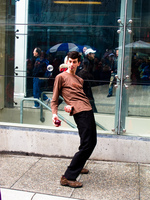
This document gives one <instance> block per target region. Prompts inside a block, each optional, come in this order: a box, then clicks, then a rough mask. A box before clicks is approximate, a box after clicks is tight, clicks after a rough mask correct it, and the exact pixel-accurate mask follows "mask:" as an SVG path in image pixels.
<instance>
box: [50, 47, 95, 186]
mask: <svg viewBox="0 0 150 200" xmlns="http://www.w3.org/2000/svg"><path fill="white" fill-rule="evenodd" d="M80 58H81V56H80V54H79V53H78V52H76V51H72V52H69V53H68V58H67V65H68V70H67V71H65V72H62V73H60V74H59V75H57V76H56V78H55V83H54V89H53V98H52V101H51V108H52V114H53V117H52V120H53V124H54V125H55V126H56V127H58V126H59V125H58V124H56V123H55V122H56V120H58V116H57V107H58V98H59V95H62V97H63V98H64V101H65V102H66V104H67V106H66V107H65V108H64V109H65V111H66V112H68V113H70V115H73V117H74V120H75V122H76V124H77V127H78V130H79V136H80V146H79V151H78V152H77V153H76V154H75V155H74V157H73V159H72V161H71V163H70V165H69V166H68V168H67V170H66V172H65V173H64V175H63V176H62V177H61V180H60V184H61V185H63V186H69V187H73V188H78V187H82V183H80V182H78V181H76V178H77V177H78V175H79V174H80V173H84V174H85V173H88V172H89V171H88V169H84V168H83V167H84V165H85V163H86V161H87V159H88V158H89V157H90V155H91V154H92V152H93V150H94V147H95V145H96V142H97V133H96V125H95V119H94V114H93V111H92V107H91V105H90V102H89V100H88V98H87V97H86V95H85V93H84V92H83V79H82V78H80V77H78V76H77V75H76V74H75V73H76V69H77V67H78V66H79V65H80Z"/></svg>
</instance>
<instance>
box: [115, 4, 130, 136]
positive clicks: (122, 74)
mask: <svg viewBox="0 0 150 200" xmlns="http://www.w3.org/2000/svg"><path fill="white" fill-rule="evenodd" d="M127 2H128V0H126V2H125V11H124V13H125V16H124V26H123V30H124V32H123V44H122V62H121V73H120V74H121V77H120V95H119V116H118V130H117V134H118V135H119V134H120V129H121V111H122V92H123V84H124V56H125V39H126V21H127Z"/></svg>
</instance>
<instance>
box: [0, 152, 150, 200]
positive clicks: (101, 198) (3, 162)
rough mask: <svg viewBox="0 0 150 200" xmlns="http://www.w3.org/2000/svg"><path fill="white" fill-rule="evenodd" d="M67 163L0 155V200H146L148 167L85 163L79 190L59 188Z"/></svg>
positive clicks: (149, 192)
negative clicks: (85, 172) (88, 171)
mask: <svg viewBox="0 0 150 200" xmlns="http://www.w3.org/2000/svg"><path fill="white" fill-rule="evenodd" d="M69 163H70V159H66V158H54V157H53V158H51V157H37V156H23V155H6V154H0V188H1V195H2V200H126V199H127V200H149V199H150V164H141V163H124V162H110V161H109V162H107V161H95V160H89V161H88V162H87V163H86V168H88V169H89V170H90V173H89V174H84V175H80V176H79V177H78V180H79V181H81V182H83V187H82V188H77V189H73V188H69V187H64V186H61V185H60V177H61V175H62V174H63V173H64V171H65V169H66V167H67V166H68V165H69Z"/></svg>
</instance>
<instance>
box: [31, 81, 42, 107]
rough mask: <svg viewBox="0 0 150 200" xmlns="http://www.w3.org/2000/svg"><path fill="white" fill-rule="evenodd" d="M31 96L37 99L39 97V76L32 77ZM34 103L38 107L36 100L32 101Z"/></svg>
mask: <svg viewBox="0 0 150 200" xmlns="http://www.w3.org/2000/svg"><path fill="white" fill-rule="evenodd" d="M33 96H34V98H37V99H39V97H40V85H39V78H33ZM34 105H35V106H36V107H38V106H39V103H38V102H37V101H34Z"/></svg>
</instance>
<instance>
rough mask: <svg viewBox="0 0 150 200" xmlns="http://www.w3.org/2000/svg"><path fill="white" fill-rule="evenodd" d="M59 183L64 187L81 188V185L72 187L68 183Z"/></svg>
mask: <svg viewBox="0 0 150 200" xmlns="http://www.w3.org/2000/svg"><path fill="white" fill-rule="evenodd" d="M60 185H62V186H65V187H71V188H81V187H83V185H81V186H76V187H73V186H71V185H69V184H62V183H60Z"/></svg>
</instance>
